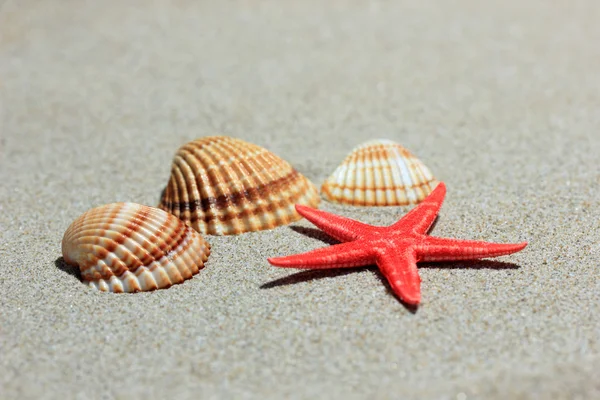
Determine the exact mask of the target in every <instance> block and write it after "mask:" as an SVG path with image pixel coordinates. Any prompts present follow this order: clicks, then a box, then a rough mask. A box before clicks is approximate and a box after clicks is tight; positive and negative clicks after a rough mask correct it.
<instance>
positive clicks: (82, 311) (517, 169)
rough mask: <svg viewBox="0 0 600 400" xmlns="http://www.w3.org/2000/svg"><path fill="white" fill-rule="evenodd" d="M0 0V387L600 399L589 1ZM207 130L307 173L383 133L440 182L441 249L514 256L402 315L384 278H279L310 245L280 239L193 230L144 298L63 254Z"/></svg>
mask: <svg viewBox="0 0 600 400" xmlns="http://www.w3.org/2000/svg"><path fill="white" fill-rule="evenodd" d="M1 3H3V4H2V6H0V35H1V36H0V41H1V42H0V95H1V101H2V125H1V127H0V128H1V133H2V136H1V141H0V146H1V156H0V157H1V164H0V168H1V169H0V182H2V183H1V191H0V263H1V265H0V398H19V399H26V398H38V397H44V398H61V399H62V398H106V399H112V398H121V399H125V398H135V397H142V396H144V397H146V398H167V397H169V398H173V397H172V396H175V395H176V396H177V397H179V398H202V399H208V398H246V397H248V398H250V397H254V398H282V397H289V398H313V397H314V396H317V397H321V398H335V397H338V396H341V395H353V396H354V397H357V398H360V397H362V398H366V397H368V398H391V399H398V398H418V399H427V398H436V399H437V398H448V399H471V398H498V399H505V398H530V397H538V398H593V397H596V398H597V396H600V372H599V371H600V357H599V354H600V322H598V316H600V279H599V277H600V261H599V260H600V251H599V241H600V222H599V218H600V217H599V215H600V190H599V187H600V167H599V166H600V161H599V155H600V134H599V132H600V113H599V110H600V74H599V73H598V71H600V46H598V43H599V41H600V25H599V24H598V21H599V20H600V3H598V2H597V1H591V0H590V1H576V2H566V1H565V2H548V1H542V0H532V1H522V0H514V1H513V0H511V1H502V0H497V1H492V2H480V1H477V0H456V1H447V2H443V1H440V2H422V3H427V4H429V5H425V4H423V5H419V4H420V3H421V2H413V1H400V2H374V3H368V4H367V2H361V1H354V2H345V1H343V2H338V1H332V2H318V1H295V2H293V1H289V2H281V1H272V2H259V1H247V2H223V4H220V3H221V2H202V4H201V5H193V3H196V2H192V1H174V2H172V3H173V5H167V3H166V2H162V1H155V2H146V1H135V2H133V1H130V2H120V1H105V2H100V1H98V2H92V1H90V2H82V1H51V0H48V1H45V2H34V1H25V0H22V1H11V0H8V1H3V2H1ZM121 3H128V4H129V5H128V6H124V5H120V4H121ZM212 3H219V4H220V5H215V4H212ZM322 3H327V4H328V5H324V4H322ZM432 3H439V4H437V5H434V4H432ZM556 3H561V4H564V5H558V4H556ZM567 4H568V5H567ZM217 133H226V134H228V135H231V136H236V137H239V138H242V139H245V140H248V141H251V142H254V143H256V144H259V145H262V146H265V147H267V148H269V149H271V150H272V151H274V152H275V153H276V154H278V155H280V156H281V157H283V158H285V159H286V160H288V161H290V162H291V163H292V164H293V165H295V166H296V167H297V169H298V170H300V171H301V172H302V173H304V174H306V175H307V176H308V177H309V178H310V179H312V180H313V181H314V182H316V183H318V184H320V182H322V181H323V180H324V179H325V178H326V177H327V176H328V174H329V173H330V172H331V171H333V169H334V168H335V167H336V166H337V164H338V163H339V162H340V161H341V159H342V158H343V157H344V156H345V155H346V153H348V152H349V151H350V149H351V148H352V147H353V146H355V145H356V144H359V143H361V142H363V141H365V140H367V139H370V138H373V137H386V138H390V139H393V140H396V141H398V142H400V143H402V144H403V145H405V146H406V147H407V148H409V149H410V150H411V151H412V152H414V153H415V154H416V155H418V156H419V157H420V158H421V159H422V160H423V161H424V162H425V163H426V164H427V165H428V166H429V167H430V168H431V170H432V171H433V172H434V173H435V174H436V176H437V177H439V178H440V179H442V180H444V181H445V182H446V183H447V185H448V196H447V199H446V203H445V206H444V208H443V210H442V213H441V218H440V220H439V222H438V224H437V227H436V228H435V230H434V234H435V235H439V236H452V237H459V238H472V239H483V240H488V241H498V242H518V241H522V240H527V241H529V242H530V246H529V247H528V248H527V249H526V250H525V251H523V252H521V253H518V254H515V255H512V256H507V257H503V258H499V259H498V260H496V261H486V262H475V263H449V264H441V265H423V266H422V268H421V269H420V272H421V277H422V279H423V282H422V293H423V303H422V306H421V307H420V309H419V310H418V311H417V312H416V313H411V312H409V311H408V310H407V309H406V308H405V307H404V306H402V304H400V303H399V302H398V301H397V300H396V298H394V297H393V296H392V295H391V293H390V292H389V290H388V289H387V287H386V285H385V284H383V282H382V277H381V275H380V274H379V273H378V272H377V271H376V270H375V268H374V267H367V268H363V269H357V270H346V271H328V272H319V273H314V272H302V273H298V271H296V270H282V269H276V268H273V267H270V266H269V265H268V264H267V262H266V260H265V258H266V257H267V256H274V255H285V254H290V253H295V252H300V251H305V250H309V249H313V248H316V247H319V246H325V245H326V243H324V242H323V241H322V240H321V239H325V238H324V237H323V236H318V235H317V236H315V235H312V236H311V235H310V234H309V235H306V234H304V233H303V231H301V230H292V229H291V228H290V227H281V228H278V229H275V230H273V231H269V232H260V233H252V234H247V235H242V236H237V237H208V240H209V241H210V243H211V244H212V246H213V253H212V255H211V257H210V259H209V262H208V264H207V267H206V268H205V269H204V270H203V271H202V272H201V274H200V275H198V276H197V277H196V278H194V279H193V280H191V281H188V282H186V283H185V284H182V285H178V286H176V287H173V288H171V289H169V290H163V291H158V292H154V293H143V294H136V295H111V294H102V293H97V292H94V291H92V290H90V289H88V288H87V287H86V286H84V285H83V284H82V283H81V282H80V281H79V280H78V279H77V278H76V277H75V276H74V275H73V274H72V273H73V270H72V269H69V268H65V267H64V266H63V264H62V263H61V262H60V261H57V260H59V258H60V256H61V254H60V240H61V237H62V234H63V232H64V230H65V229H66V228H67V226H68V225H69V224H70V222H71V221H72V220H73V219H75V218H76V217H77V216H78V215H79V214H80V213H82V212H84V211H85V210H87V209H89V208H90V207H92V206H97V205H100V204H104V203H109V202H114V201H124V200H127V201H135V202H139V203H144V204H150V205H153V204H156V202H157V200H158V197H159V194H160V191H161V189H162V188H163V187H164V185H165V184H166V182H167V179H168V174H169V168H170V160H171V157H172V156H173V154H174V152H175V150H176V149H177V148H178V147H179V146H180V145H181V144H183V143H185V142H186V141H189V140H192V139H195V138H197V137H201V136H204V135H212V134H217ZM322 207H323V208H324V209H326V210H330V211H335V212H338V213H340V214H344V215H348V216H351V217H355V218H358V219H360V220H361V221H365V222H369V223H374V224H382V225H384V224H390V223H392V222H394V221H396V220H397V219H398V218H399V217H400V216H401V215H402V214H403V213H404V212H406V211H407V210H408V208H402V209H400V208H389V209H381V208H378V209H359V208H351V207H342V206H335V205H332V204H328V203H323V204H322ZM294 226H300V227H306V228H309V227H311V225H310V224H309V223H307V222H306V221H303V222H300V223H297V224H294ZM306 232H308V233H310V232H311V231H306ZM578 396H579V397H578Z"/></svg>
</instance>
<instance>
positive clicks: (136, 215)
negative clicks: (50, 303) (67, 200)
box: [62, 203, 210, 293]
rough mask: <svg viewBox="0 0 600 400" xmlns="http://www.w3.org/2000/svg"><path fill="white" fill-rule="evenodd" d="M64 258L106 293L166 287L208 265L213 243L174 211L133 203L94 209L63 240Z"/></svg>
mask: <svg viewBox="0 0 600 400" xmlns="http://www.w3.org/2000/svg"><path fill="white" fill-rule="evenodd" d="M62 253H63V257H64V259H65V261H66V262H67V263H68V264H71V265H78V266H79V269H80V271H81V277H82V278H83V280H84V282H87V283H88V284H89V285H90V286H92V287H95V288H97V289H99V290H101V291H104V292H118V293H121V292H139V291H150V290H155V289H163V288H168V287H170V286H171V285H173V284H176V283H181V282H183V281H184V280H186V279H190V278H191V277H192V276H193V275H195V274H197V273H198V271H199V270H200V269H201V268H203V267H204V262H205V261H206V260H207V258H208V255H209V254H210V245H209V244H208V243H207V242H206V241H205V240H204V239H203V238H202V236H200V234H199V233H198V232H196V231H194V230H193V229H191V228H190V227H189V226H187V225H186V224H185V223H183V222H182V221H180V220H179V219H177V218H175V217H174V216H173V215H171V214H169V213H167V212H164V211H163V210H159V209H158V208H155V207H148V206H143V205H139V204H135V203H113V204H108V205H105V206H101V207H97V208H93V209H91V210H89V211H87V212H85V213H84V214H82V215H81V216H79V218H77V219H76V220H75V221H74V222H73V223H72V224H71V225H70V226H69V228H68V229H67V231H66V232H65V234H64V236H63V240H62Z"/></svg>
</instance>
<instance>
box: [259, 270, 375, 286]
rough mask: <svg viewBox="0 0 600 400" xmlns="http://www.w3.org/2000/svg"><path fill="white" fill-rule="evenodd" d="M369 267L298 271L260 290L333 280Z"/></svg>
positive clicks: (269, 283) (266, 284) (267, 284)
mask: <svg viewBox="0 0 600 400" xmlns="http://www.w3.org/2000/svg"><path fill="white" fill-rule="evenodd" d="M369 268H370V267H357V268H332V269H311V270H307V271H300V272H296V273H294V274H291V275H288V276H284V277H283V278H279V279H275V280H274V281H271V282H267V283H265V284H263V285H261V286H260V288H261V289H273V288H275V287H278V286H287V285H294V284H296V283H302V282H308V281H313V280H317V279H325V278H335V277H336V276H343V275H348V274H353V273H356V272H361V271H365V270H367V269H369Z"/></svg>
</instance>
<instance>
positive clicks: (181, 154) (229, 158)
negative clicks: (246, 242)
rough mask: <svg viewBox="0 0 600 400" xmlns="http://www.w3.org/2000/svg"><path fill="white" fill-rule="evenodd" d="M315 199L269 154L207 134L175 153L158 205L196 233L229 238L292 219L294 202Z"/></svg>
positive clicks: (309, 203) (303, 182)
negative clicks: (168, 177) (169, 174)
mask: <svg viewBox="0 0 600 400" xmlns="http://www.w3.org/2000/svg"><path fill="white" fill-rule="evenodd" d="M319 200H320V198H319V192H318V190H317V188H316V187H315V186H314V185H313V184H312V183H311V182H310V181H309V180H308V179H307V178H305V177H304V176H303V175H302V174H300V173H299V172H298V171H296V170H295V169H294V168H292V166H291V165H290V164H288V163H287V162H286V161H284V160H282V159H281V158H279V157H277V156H276V155H275V154H273V153H271V152H270V151H268V150H266V149H264V148H262V147H260V146H257V145H254V144H251V143H247V142H245V141H243V140H240V139H234V138H230V137H226V136H211V137H205V138H202V139H198V140H195V141H193V142H190V143H187V144H185V145H183V146H182V147H181V148H180V149H179V150H178V151H177V153H176V154H175V158H174V160H173V165H172V168H171V178H170V180H169V183H168V185H167V187H166V189H165V191H164V192H163V196H162V199H161V202H160V205H159V207H160V208H161V209H163V210H165V211H168V212H170V213H172V214H173V215H175V216H176V217H178V218H181V219H182V220H183V221H185V222H186V223H187V224H189V225H190V226H191V227H193V228H194V229H196V230H197V231H198V232H200V233H203V234H210V235H235V234H239V233H244V232H252V231H259V230H264V229H272V228H275V227H277V226H280V225H286V224H289V223H291V222H293V221H297V220H299V219H301V218H302V217H301V216H300V214H298V213H297V212H296V209H295V208H294V204H303V205H307V206H311V207H316V206H317V205H318V203H319Z"/></svg>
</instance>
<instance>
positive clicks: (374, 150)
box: [321, 139, 438, 206]
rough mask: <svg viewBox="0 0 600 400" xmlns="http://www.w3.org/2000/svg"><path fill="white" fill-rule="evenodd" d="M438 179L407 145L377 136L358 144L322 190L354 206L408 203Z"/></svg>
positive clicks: (424, 194) (332, 198) (326, 195)
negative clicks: (377, 137) (405, 146)
mask: <svg viewBox="0 0 600 400" xmlns="http://www.w3.org/2000/svg"><path fill="white" fill-rule="evenodd" d="M437 183H438V181H437V180H435V178H434V177H433V175H432V174H431V172H430V171H429V168H427V167H426V166H425V165H424V164H423V163H422V162H421V161H420V160H419V159H418V158H416V157H415V156H414V155H412V154H411V153H410V152H409V151H408V150H406V149H405V148H404V147H402V146H400V145H399V144H397V143H395V142H392V141H391V140H387V139H376V140H371V141H368V142H366V143H363V144H361V145H359V146H357V147H356V148H354V149H353V150H352V152H351V153H350V154H349V155H348V156H347V157H346V159H344V161H343V162H342V164H341V165H340V166H339V167H338V168H337V169H336V170H335V171H334V172H333V174H332V175H331V176H330V177H329V178H328V179H327V180H326V181H325V182H324V183H323V185H322V187H321V194H322V195H323V197H324V198H325V199H327V200H329V201H331V202H334V203H342V204H350V205H354V206H404V205H409V204H417V203H419V202H421V201H422V200H423V199H424V198H425V197H427V195H428V194H429V193H430V192H431V191H432V190H433V189H434V188H435V186H436V185H437Z"/></svg>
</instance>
